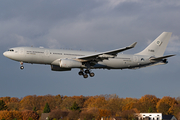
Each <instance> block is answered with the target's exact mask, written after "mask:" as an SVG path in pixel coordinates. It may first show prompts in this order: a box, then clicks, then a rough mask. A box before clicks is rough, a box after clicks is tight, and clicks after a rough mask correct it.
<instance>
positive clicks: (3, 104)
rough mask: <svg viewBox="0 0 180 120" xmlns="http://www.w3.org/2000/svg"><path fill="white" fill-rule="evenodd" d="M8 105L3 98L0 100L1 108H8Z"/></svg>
mask: <svg viewBox="0 0 180 120" xmlns="http://www.w3.org/2000/svg"><path fill="white" fill-rule="evenodd" d="M6 109H7V106H6V104H5V102H4V101H3V100H0V110H6Z"/></svg>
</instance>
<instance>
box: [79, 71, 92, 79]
mask: <svg viewBox="0 0 180 120" xmlns="http://www.w3.org/2000/svg"><path fill="white" fill-rule="evenodd" d="M88 74H89V76H90V77H94V75H95V74H94V73H93V72H91V71H90V70H85V71H84V70H80V71H79V75H80V76H81V75H82V76H83V77H84V78H88Z"/></svg>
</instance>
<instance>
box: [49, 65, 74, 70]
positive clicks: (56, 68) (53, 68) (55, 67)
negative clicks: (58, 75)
mask: <svg viewBox="0 0 180 120" xmlns="http://www.w3.org/2000/svg"><path fill="white" fill-rule="evenodd" d="M51 70H52V71H71V68H61V67H60V66H58V65H51Z"/></svg>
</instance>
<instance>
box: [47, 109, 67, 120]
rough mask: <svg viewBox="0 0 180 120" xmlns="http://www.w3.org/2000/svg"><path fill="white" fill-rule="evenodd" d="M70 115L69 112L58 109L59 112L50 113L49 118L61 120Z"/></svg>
mask: <svg viewBox="0 0 180 120" xmlns="http://www.w3.org/2000/svg"><path fill="white" fill-rule="evenodd" d="M67 115H68V112H67V111H62V110H60V109H57V110H52V111H51V112H50V113H49V117H50V119H54V118H56V119H58V120H59V119H61V118H64V117H66V116H67Z"/></svg>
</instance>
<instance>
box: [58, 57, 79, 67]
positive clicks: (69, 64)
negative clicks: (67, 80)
mask: <svg viewBox="0 0 180 120" xmlns="http://www.w3.org/2000/svg"><path fill="white" fill-rule="evenodd" d="M59 65H60V67H61V68H80V67H82V63H81V62H79V61H75V60H71V59H61V60H60V63H59Z"/></svg>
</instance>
